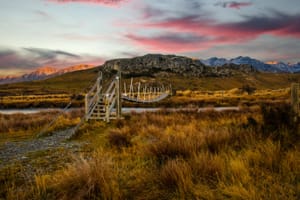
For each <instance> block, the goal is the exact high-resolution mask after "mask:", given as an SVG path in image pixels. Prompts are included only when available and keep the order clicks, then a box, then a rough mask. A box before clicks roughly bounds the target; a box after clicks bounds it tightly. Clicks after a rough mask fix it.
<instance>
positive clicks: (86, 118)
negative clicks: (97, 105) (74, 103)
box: [84, 94, 89, 121]
mask: <svg viewBox="0 0 300 200" xmlns="http://www.w3.org/2000/svg"><path fill="white" fill-rule="evenodd" d="M88 103H89V102H88V94H86V95H85V98H84V105H85V120H86V121H88V120H89V119H88V114H89V105H88Z"/></svg>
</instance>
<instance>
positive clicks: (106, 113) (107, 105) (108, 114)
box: [104, 94, 110, 123]
mask: <svg viewBox="0 0 300 200" xmlns="http://www.w3.org/2000/svg"><path fill="white" fill-rule="evenodd" d="M108 98H109V94H105V97H104V105H105V119H104V121H106V122H107V123H109V117H110V110H109V102H108Z"/></svg>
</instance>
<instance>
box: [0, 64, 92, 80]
mask: <svg viewBox="0 0 300 200" xmlns="http://www.w3.org/2000/svg"><path fill="white" fill-rule="evenodd" d="M93 67H95V66H94V65H86V64H82V65H75V66H71V67H66V68H63V69H57V68H54V67H48V66H45V67H41V68H39V69H37V70H35V71H33V72H31V73H27V74H24V75H21V76H4V77H0V84H9V83H17V82H26V81H34V80H43V79H47V78H51V77H54V76H58V75H62V74H65V73H68V72H73V71H79V70H85V69H90V68H93Z"/></svg>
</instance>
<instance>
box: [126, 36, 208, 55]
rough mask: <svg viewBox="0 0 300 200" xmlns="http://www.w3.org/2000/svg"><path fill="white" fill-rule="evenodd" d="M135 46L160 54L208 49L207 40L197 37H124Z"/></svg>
mask: <svg viewBox="0 0 300 200" xmlns="http://www.w3.org/2000/svg"><path fill="white" fill-rule="evenodd" d="M126 37H127V39H129V40H131V41H132V42H133V43H134V44H135V45H137V46H139V47H142V48H144V49H146V50H150V51H157V52H162V53H168V52H174V53H181V52H190V51H195V50H200V49H204V48H208V46H209V45H210V44H209V40H206V38H203V37H199V36H189V37H185V36H180V35H178V36H177V35H170V34H166V35H159V36H153V37H151V36H138V35H134V34H128V35H126Z"/></svg>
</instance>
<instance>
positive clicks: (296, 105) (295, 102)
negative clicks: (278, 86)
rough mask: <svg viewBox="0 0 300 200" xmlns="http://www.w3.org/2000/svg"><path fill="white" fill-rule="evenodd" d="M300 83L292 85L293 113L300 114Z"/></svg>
mask: <svg viewBox="0 0 300 200" xmlns="http://www.w3.org/2000/svg"><path fill="white" fill-rule="evenodd" d="M298 91H299V83H292V85H291V106H292V109H293V111H294V112H295V113H296V114H297V115H298V114H299V93H298Z"/></svg>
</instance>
